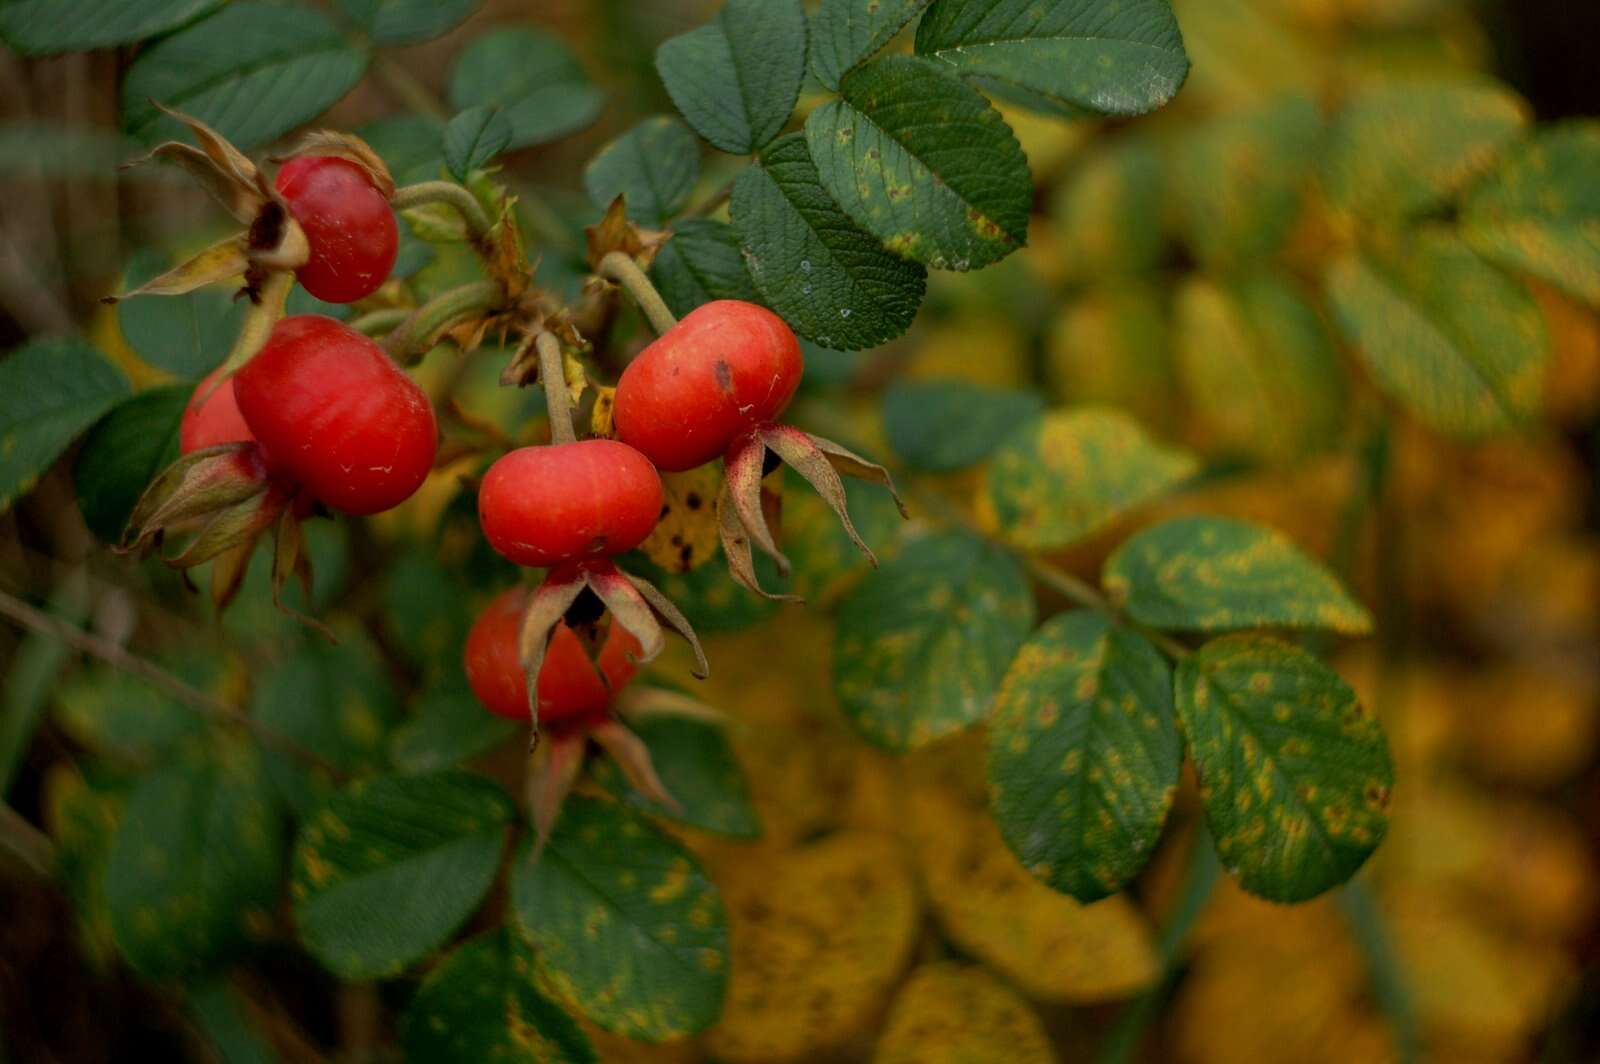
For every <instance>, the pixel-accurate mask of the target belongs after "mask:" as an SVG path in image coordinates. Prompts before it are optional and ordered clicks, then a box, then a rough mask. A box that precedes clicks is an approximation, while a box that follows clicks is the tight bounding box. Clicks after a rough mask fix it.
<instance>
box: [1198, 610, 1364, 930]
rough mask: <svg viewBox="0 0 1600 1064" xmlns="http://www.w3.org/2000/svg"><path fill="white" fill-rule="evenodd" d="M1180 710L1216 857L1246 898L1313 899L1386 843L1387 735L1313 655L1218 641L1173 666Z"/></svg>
mask: <svg viewBox="0 0 1600 1064" xmlns="http://www.w3.org/2000/svg"><path fill="white" fill-rule="evenodd" d="M1177 702H1178V717H1179V719H1180V720H1181V721H1182V722H1183V728H1184V733H1185V735H1186V736H1187V737H1188V741H1189V750H1190V753H1191V754H1193V756H1194V760H1195V767H1196V768H1197V769H1198V771H1199V774H1200V799H1201V801H1202V802H1203V803H1204V805H1205V809H1206V820H1207V823H1208V824H1209V825H1210V827H1211V833H1212V835H1213V836H1214V838H1215V839H1216V847H1217V854H1218V856H1220V857H1221V858H1222V861H1223V864H1224V865H1225V866H1226V867H1227V868H1228V870H1229V872H1230V873H1231V874H1232V875H1234V876H1235V877H1236V878H1237V879H1238V880H1239V882H1240V884H1241V885H1242V886H1243V887H1244V888H1245V889H1246V890H1248V891H1250V892H1251V893H1252V894H1259V895H1260V896H1262V897H1264V898H1268V899H1270V900H1272V901H1283V902H1290V901H1304V900H1306V899H1307V898H1312V897H1315V896H1316V895H1318V894H1321V893H1322V892H1323V891H1325V890H1329V889H1331V888H1333V887H1336V886H1338V885H1339V884H1340V883H1343V882H1344V881H1345V880H1347V879H1349V878H1350V877H1351V876H1352V875H1354V874H1355V872H1356V869H1358V868H1360V867H1361V865H1362V863H1363V862H1364V861H1366V859H1367V856H1368V855H1369V854H1371V853H1372V851H1373V850H1374V849H1376V848H1377V845H1378V843H1379V842H1381V841H1382V840H1383V836H1384V833H1385V831H1387V830H1388V826H1389V791H1390V788H1391V787H1392V786H1393V785H1394V769H1393V767H1392V765H1391V763H1390V760H1389V747H1388V744H1387V742H1386V741H1385V740H1384V737H1383V730H1382V729H1381V728H1380V727H1379V725H1378V722H1377V720H1375V719H1374V718H1373V717H1372V716H1371V714H1370V713H1368V712H1367V711H1366V710H1365V709H1364V708H1362V706H1361V704H1360V703H1359V702H1358V701H1357V700H1356V696H1355V692H1353V691H1352V690H1350V688H1349V686H1348V685H1347V684H1346V683H1345V682H1344V681H1343V680H1342V679H1340V678H1339V676H1338V674H1336V673H1335V672H1334V671H1333V670H1332V669H1329V668H1328V667H1327V666H1326V665H1324V664H1322V662H1320V661H1318V660H1317V659H1316V658H1315V657H1313V656H1312V655H1311V654H1309V653H1307V652H1306V651H1304V650H1301V649H1300V648H1299V647H1296V646H1293V645H1291V644H1289V643H1284V642H1280V641H1278V640H1275V639H1271V638H1268V637H1265V636H1260V635H1235V636H1225V637H1223V638H1221V639H1218V640H1215V641H1213V642H1211V643H1208V644H1206V646H1205V647H1203V648H1202V649H1201V650H1200V651H1199V653H1197V654H1195V655H1194V656H1192V657H1189V658H1186V659H1184V661H1183V662H1182V663H1180V664H1179V666H1178V679H1177Z"/></svg>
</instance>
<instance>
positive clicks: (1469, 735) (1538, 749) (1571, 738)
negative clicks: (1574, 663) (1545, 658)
mask: <svg viewBox="0 0 1600 1064" xmlns="http://www.w3.org/2000/svg"><path fill="white" fill-rule="evenodd" d="M1463 687H1464V690H1463V691H1462V694H1463V695H1466V696H1467V698H1465V699H1463V701H1462V703H1461V704H1460V706H1459V710H1460V719H1461V723H1462V728H1463V731H1464V736H1463V738H1464V739H1465V745H1466V748H1467V751H1468V753H1469V755H1470V756H1471V757H1472V759H1473V762H1474V764H1475V765H1476V766H1477V767H1478V769H1479V770H1480V771H1482V772H1483V773H1484V774H1485V775H1486V776H1490V777H1493V778H1495V779H1499V780H1508V781H1512V782H1515V783H1521V784H1525V785H1531V786H1548V785H1550V784H1556V783H1562V782H1565V781H1566V780H1568V779H1571V778H1572V777H1573V776H1574V775H1576V774H1577V773H1578V772H1581V771H1582V770H1583V769H1584V768H1585V767H1586V766H1587V765H1589V764H1590V763H1591V762H1592V761H1593V759H1594V754H1595V740H1596V738H1597V731H1600V703H1597V701H1596V698H1597V695H1600V692H1597V691H1596V690H1595V683H1594V681H1593V680H1592V679H1590V678H1589V677H1588V676H1587V675H1586V674H1584V673H1579V672H1571V673H1567V672H1561V671H1555V670H1551V669H1548V668H1537V667H1534V666H1523V667H1508V668H1502V669H1498V670H1495V671H1493V672H1491V673H1489V674H1487V675H1474V676H1473V677H1472V678H1471V680H1470V682H1468V683H1466V684H1464V685H1463Z"/></svg>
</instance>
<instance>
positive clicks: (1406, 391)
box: [1327, 231, 1549, 436]
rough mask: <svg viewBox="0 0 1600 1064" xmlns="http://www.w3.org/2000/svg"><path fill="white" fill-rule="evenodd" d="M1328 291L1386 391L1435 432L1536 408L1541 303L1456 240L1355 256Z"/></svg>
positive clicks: (1330, 280)
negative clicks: (1539, 305)
mask: <svg viewBox="0 0 1600 1064" xmlns="http://www.w3.org/2000/svg"><path fill="white" fill-rule="evenodd" d="M1327 290H1328V297H1329V300H1330V301H1331V303H1332V304H1333V309H1334V313H1335V316H1336V317H1337V318H1338V321H1339V324H1340V326H1341V327H1342V328H1343V330H1344V334H1345V337H1346V338H1347V339H1348V340H1349V341H1350V343H1351V345H1352V346H1353V347H1354V348H1355V350H1356V353H1357V354H1358V355H1360V356H1361V359H1362V361H1363V362H1365V363H1366V366H1367V369H1368V371H1370V372H1371V374H1372V376H1373V378H1374V379H1375V380H1376V382H1377V384H1378V385H1379V387H1381V388H1382V389H1383V390H1384V391H1385V392H1387V393H1388V394H1389V395H1390V396H1391V397H1392V398H1393V399H1395V400H1396V401H1397V402H1399V403H1401V404H1403V405H1405V406H1406V407H1407V408H1409V409H1410V410H1411V412H1412V413H1414V414H1416V415H1417V416H1418V417H1420V418H1421V419H1422V420H1424V421H1426V422H1428V423H1429V424H1430V425H1432V426H1433V427H1434V428H1436V429H1438V430H1440V431H1441V432H1447V433H1452V434H1456V435H1461V436H1476V435H1482V434H1486V433H1489V432H1493V431H1496V430H1500V429H1504V428H1507V427H1509V426H1513V425H1517V424H1521V423H1524V422H1526V421H1528V420H1529V419H1531V418H1532V417H1533V416H1534V415H1535V413H1536V412H1537V411H1538V408H1539V401H1540V396H1541V394H1542V390H1543V382H1544V370H1545V365H1546V363H1547V361H1548V359H1549V343H1548V338H1547V337H1546V335H1545V328H1544V319H1543V317H1542V316H1541V315H1540V313H1539V307H1538V304H1536V303H1535V302H1534V301H1533V297H1532V296H1531V295H1529V294H1528V291H1527V290H1526V289H1525V288H1523V287H1522V286H1521V285H1519V284H1517V283H1516V282H1515V281H1513V280H1512V279H1511V278H1509V277H1507V276H1505V275H1504V274H1502V273H1500V272H1499V271H1498V270H1496V269H1495V268H1494V267H1493V266H1490V265H1489V264H1488V263H1486V262H1484V261H1483V260H1482V259H1480V258H1478V256H1477V255H1475V254H1473V252H1472V249H1471V248H1469V247H1467V246H1466V245H1465V244H1463V243H1462V242H1461V241H1460V240H1459V239H1457V238H1456V237H1454V236H1451V235H1449V234H1446V233H1441V232H1437V231H1425V232H1421V233H1416V234H1412V235H1411V236H1409V237H1408V238H1407V239H1406V241H1405V243H1404V245H1403V246H1400V247H1395V248H1392V249H1389V250H1387V251H1380V250H1377V249H1374V250H1373V251H1371V252H1369V253H1368V254H1366V255H1362V254H1360V253H1350V254H1347V255H1345V256H1344V257H1342V258H1340V259H1338V260H1336V261H1335V262H1334V263H1333V265H1332V266H1331V267H1330V269H1329V271H1328V276H1327Z"/></svg>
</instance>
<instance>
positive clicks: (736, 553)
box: [717, 481, 802, 602]
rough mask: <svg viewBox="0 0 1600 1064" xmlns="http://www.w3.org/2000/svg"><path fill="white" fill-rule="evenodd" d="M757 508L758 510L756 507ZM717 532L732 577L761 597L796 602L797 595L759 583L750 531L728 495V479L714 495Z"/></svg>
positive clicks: (798, 600) (798, 599) (776, 600)
mask: <svg viewBox="0 0 1600 1064" xmlns="http://www.w3.org/2000/svg"><path fill="white" fill-rule="evenodd" d="M757 512H758V513H759V512H760V510H759V508H758V510H757ZM717 534H718V536H719V538H720V539H721V540H722V556H723V557H724V558H726V559H727V561H728V572H729V574H730V575H732V577H733V578H734V580H735V581H737V582H738V583H740V584H742V585H743V586H744V587H746V588H748V589H749V590H751V591H754V592H755V593H756V594H758V595H760V596H761V597H762V598H766V599H772V600H773V601H775V602H800V601H802V600H801V599H800V597H799V596H798V595H790V594H774V593H773V592H771V591H768V590H767V589H766V588H764V587H762V586H761V581H760V579H759V578H758V577H757V576H756V566H755V557H754V556H753V554H752V553H751V550H750V533H749V531H748V530H747V529H746V528H745V524H744V522H743V521H742V520H741V519H740V516H739V510H738V508H737V507H736V506H734V504H733V500H732V499H731V498H729V496H728V481H724V482H723V485H722V491H721V492H720V493H719V494H718V496H717Z"/></svg>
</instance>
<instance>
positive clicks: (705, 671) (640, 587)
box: [622, 573, 711, 680]
mask: <svg viewBox="0 0 1600 1064" xmlns="http://www.w3.org/2000/svg"><path fill="white" fill-rule="evenodd" d="M622 575H623V577H624V578H625V579H626V580H627V581H628V582H629V583H630V584H632V585H633V589H634V590H635V591H637V592H638V593H639V594H640V596H642V597H643V598H644V600H645V601H646V602H647V603H649V604H650V608H651V609H652V610H654V611H655V612H656V616H658V617H660V618H661V619H662V620H663V621H666V622H667V627H669V628H671V629H672V630H673V631H674V632H677V633H678V634H679V635H681V636H683V638H684V641H685V642H687V643H688V644H689V649H690V650H691V651H693V652H694V670H693V671H694V675H696V676H698V677H699V678H700V679H702V680H703V679H705V678H706V677H707V676H710V675H711V665H710V663H708V662H707V661H706V652H705V648H704V647H702V646H701V645H700V638H699V636H697V635H695V634H694V627H693V626H692V625H691V624H690V623H689V618H687V617H685V616H684V615H683V611H682V610H680V609H678V607H677V606H675V605H673V603H672V600H671V599H669V598H667V596H666V595H663V594H662V593H661V589H660V588H658V587H656V586H655V585H654V584H652V583H651V582H650V581H648V580H646V579H645V578H644V577H642V576H633V575H631V574H628V573H623V574H622Z"/></svg>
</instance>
